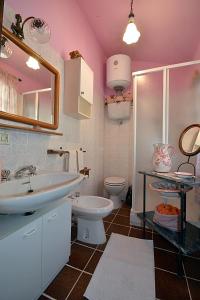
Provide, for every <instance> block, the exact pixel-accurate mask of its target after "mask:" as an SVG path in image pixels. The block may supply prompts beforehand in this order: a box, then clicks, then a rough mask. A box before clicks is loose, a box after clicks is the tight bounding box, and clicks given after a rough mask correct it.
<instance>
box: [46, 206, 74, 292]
mask: <svg viewBox="0 0 200 300" xmlns="http://www.w3.org/2000/svg"><path fill="white" fill-rule="evenodd" d="M70 240H71V205H70V204H69V203H64V204H63V205H61V206H59V207H58V208H56V209H54V210H52V211H51V212H49V213H48V214H46V215H45V216H44V217H43V249H42V282H43V288H45V287H46V286H47V285H48V284H49V283H50V281H51V280H52V279H53V278H54V277H55V276H56V274H57V273H58V272H59V271H60V270H61V268H62V267H63V266H64V265H65V264H66V262H67V261H68V258H69V254H70Z"/></svg>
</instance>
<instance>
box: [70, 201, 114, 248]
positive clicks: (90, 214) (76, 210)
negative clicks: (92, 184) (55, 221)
mask: <svg viewBox="0 0 200 300" xmlns="http://www.w3.org/2000/svg"><path fill="white" fill-rule="evenodd" d="M112 210H113V202H112V201H111V200H109V199H107V198H102V197H97V196H80V197H76V198H74V199H72V212H73V214H74V215H75V216H76V217H77V220H78V235H77V239H78V240H79V241H81V242H85V243H89V244H103V243H105V242H106V235H105V229H104V224H103V218H105V217H106V216H108V215H109V214H110V213H111V212H112Z"/></svg>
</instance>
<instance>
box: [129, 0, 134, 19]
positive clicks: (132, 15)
mask: <svg viewBox="0 0 200 300" xmlns="http://www.w3.org/2000/svg"><path fill="white" fill-rule="evenodd" d="M128 17H129V18H131V17H134V13H133V0H131V10H130V14H129V16H128Z"/></svg>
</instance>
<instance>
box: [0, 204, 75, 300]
mask: <svg viewBox="0 0 200 300" xmlns="http://www.w3.org/2000/svg"><path fill="white" fill-rule="evenodd" d="M70 239H71V204H70V203H67V202H66V201H64V200H62V201H61V202H59V205H58V204H57V205H53V206H51V208H48V209H47V208H46V209H44V210H41V211H40V212H36V213H35V214H34V215H32V216H0V299H1V300H13V299H15V300H36V299H38V298H39V296H40V295H41V294H42V292H43V291H44V290H45V289H46V287H47V286H48V285H49V283H50V282H51V281H52V280H53V279H54V277H55V276H56V275H57V273H58V272H59V271H60V270H61V269H62V268H63V266H64V265H65V264H66V263H67V261H68V259H69V254H70Z"/></svg>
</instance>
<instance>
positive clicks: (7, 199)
mask: <svg viewBox="0 0 200 300" xmlns="http://www.w3.org/2000/svg"><path fill="white" fill-rule="evenodd" d="M29 178H30V183H29ZM83 179H84V176H83V175H81V174H73V173H68V172H51V173H46V174H40V175H35V176H32V177H24V178H21V179H14V180H11V181H8V182H3V183H0V214H19V213H25V212H31V211H35V210H37V209H40V208H41V207H43V206H44V205H46V204H48V203H50V202H52V201H56V200H58V199H60V198H62V197H64V196H66V195H68V194H69V193H70V192H71V191H72V190H73V189H75V188H76V187H77V186H78V185H79V184H80V182H81V181H82V180H83Z"/></svg>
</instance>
